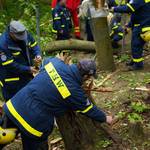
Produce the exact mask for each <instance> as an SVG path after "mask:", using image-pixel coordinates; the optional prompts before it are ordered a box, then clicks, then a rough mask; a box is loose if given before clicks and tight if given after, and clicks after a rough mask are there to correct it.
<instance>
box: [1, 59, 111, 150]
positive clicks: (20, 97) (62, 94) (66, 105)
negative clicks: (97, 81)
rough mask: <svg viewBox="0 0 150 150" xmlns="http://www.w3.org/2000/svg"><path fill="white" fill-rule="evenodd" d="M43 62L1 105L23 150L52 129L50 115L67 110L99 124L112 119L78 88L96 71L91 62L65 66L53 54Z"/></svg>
mask: <svg viewBox="0 0 150 150" xmlns="http://www.w3.org/2000/svg"><path fill="white" fill-rule="evenodd" d="M44 64H45V65H44V67H43V68H42V69H41V71H40V73H39V74H38V75H37V76H36V77H35V78H34V79H33V80H32V81H31V82H29V84H28V85H27V86H26V87H24V88H23V89H22V90H20V91H19V92H18V93H17V94H16V95H15V96H14V97H13V98H11V99H10V100H9V101H8V102H7V103H6V104H4V106H3V109H4V112H5V113H6V116H7V117H8V118H9V119H10V120H11V121H12V122H13V123H14V124H15V125H16V126H17V128H19V129H20V132H21V135H22V141H23V148H24V150H38V148H39V146H40V144H41V143H42V142H43V141H44V140H45V139H47V137H48V135H49V134H50V133H51V132H52V129H53V125H54V117H59V116H62V115H64V113H65V112H66V111H68V110H72V111H76V112H78V113H81V114H83V115H86V116H87V117H90V118H92V119H94V120H97V121H99V122H101V123H102V122H107V123H109V124H110V123H111V122H112V117H111V116H106V114H105V113H104V112H103V111H102V110H100V109H99V108H98V107H97V106H95V105H94V104H93V103H91V101H90V99H88V98H87V97H86V95H85V92H84V90H83V89H82V83H83V81H84V80H86V79H87V78H88V77H90V76H95V74H96V64H95V62H94V61H92V60H82V61H80V62H79V63H78V64H73V65H68V64H65V63H64V61H63V59H60V58H57V57H56V58H49V59H47V60H46V61H45V62H44ZM47 149H48V148H47ZM45 150H46V149H45Z"/></svg>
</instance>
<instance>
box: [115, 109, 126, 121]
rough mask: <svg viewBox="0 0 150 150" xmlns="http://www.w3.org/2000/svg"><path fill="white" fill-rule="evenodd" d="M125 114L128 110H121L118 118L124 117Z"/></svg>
mask: <svg viewBox="0 0 150 150" xmlns="http://www.w3.org/2000/svg"><path fill="white" fill-rule="evenodd" d="M125 114H126V112H124V111H119V112H118V113H117V117H118V118H120V119H121V118H123V117H124V116H125Z"/></svg>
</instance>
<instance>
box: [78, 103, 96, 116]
mask: <svg viewBox="0 0 150 150" xmlns="http://www.w3.org/2000/svg"><path fill="white" fill-rule="evenodd" d="M93 106H94V105H93V104H91V105H89V106H88V107H87V108H86V109H84V110H77V111H76V112H80V113H83V114H84V113H87V112H88V111H89V110H91V109H92V108H93Z"/></svg>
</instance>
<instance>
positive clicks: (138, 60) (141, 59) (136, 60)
mask: <svg viewBox="0 0 150 150" xmlns="http://www.w3.org/2000/svg"><path fill="white" fill-rule="evenodd" d="M143 60H144V59H143V58H138V59H134V58H133V62H136V63H138V62H141V61H143Z"/></svg>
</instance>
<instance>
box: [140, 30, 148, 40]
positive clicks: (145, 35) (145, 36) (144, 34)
mask: <svg viewBox="0 0 150 150" xmlns="http://www.w3.org/2000/svg"><path fill="white" fill-rule="evenodd" d="M141 38H142V39H143V40H144V41H145V42H149V41H150V31H146V32H144V33H143V34H141Z"/></svg>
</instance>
